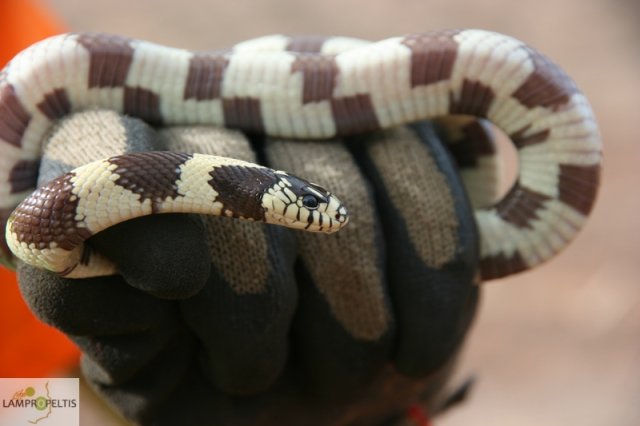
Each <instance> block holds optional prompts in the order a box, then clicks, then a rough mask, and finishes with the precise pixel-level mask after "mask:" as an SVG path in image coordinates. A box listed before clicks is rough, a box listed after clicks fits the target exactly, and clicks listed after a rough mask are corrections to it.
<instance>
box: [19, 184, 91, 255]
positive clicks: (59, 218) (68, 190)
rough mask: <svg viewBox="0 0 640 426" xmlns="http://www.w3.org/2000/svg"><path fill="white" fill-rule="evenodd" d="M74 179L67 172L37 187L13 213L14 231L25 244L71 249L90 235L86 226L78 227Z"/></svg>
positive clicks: (41, 247)
mask: <svg viewBox="0 0 640 426" xmlns="http://www.w3.org/2000/svg"><path fill="white" fill-rule="evenodd" d="M73 178H74V174H73V173H67V174H65V175H63V176H60V177H58V178H56V179H54V180H53V181H52V182H51V183H50V184H49V185H47V186H44V187H42V188H39V189H36V190H35V192H34V193H33V194H32V196H31V197H29V198H28V199H27V200H26V201H27V202H28V205H26V206H25V207H24V208H23V209H21V210H20V211H16V212H14V213H13V215H12V216H11V218H12V219H13V228H12V232H15V233H16V234H18V236H20V240H21V242H22V243H25V244H35V245H36V247H38V248H39V249H40V250H42V249H45V248H50V247H52V245H53V244H55V245H57V246H58V247H61V248H63V249H65V250H72V249H73V248H74V247H76V246H77V245H79V244H81V243H82V242H83V241H84V240H86V239H87V238H89V237H90V236H91V232H89V231H88V230H87V229H86V228H81V227H78V226H77V225H78V221H77V220H76V215H77V213H76V209H77V207H78V197H77V196H75V195H74V194H73V189H74V186H73V182H72V180H73Z"/></svg>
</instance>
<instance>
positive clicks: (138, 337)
mask: <svg viewBox="0 0 640 426" xmlns="http://www.w3.org/2000/svg"><path fill="white" fill-rule="evenodd" d="M18 281H19V283H20V290H21V292H22V295H23V297H24V299H25V300H26V301H27V303H28V305H29V307H30V308H31V310H32V311H33V312H34V313H35V314H36V316H38V317H39V318H40V319H41V320H43V321H44V322H45V323H47V324H50V325H52V326H54V327H56V328H58V329H60V330H62V331H63V332H64V333H66V334H67V335H68V336H69V337H70V338H71V339H72V340H73V341H74V342H75V343H76V344H77V345H78V346H79V347H80V349H81V350H82V352H83V353H84V354H85V357H89V358H90V359H91V360H92V362H93V363H94V364H95V365H96V369H94V371H98V366H99V371H100V375H99V376H97V377H99V379H100V381H101V382H103V383H117V382H120V381H122V380H125V379H127V378H129V377H131V376H132V375H133V374H134V373H135V372H137V371H138V370H139V369H140V368H142V367H143V366H144V365H145V364H146V363H147V362H148V361H149V360H150V359H152V358H154V357H155V356H157V354H158V353H159V352H160V351H161V350H162V348H163V346H164V345H165V344H166V341H167V340H168V337H169V336H170V335H171V330H172V329H174V328H175V327H176V324H177V314H176V309H175V307H174V306H171V304H170V303H168V302H165V301H161V300H158V299H156V298H153V297H151V296H149V295H147V294H145V293H143V292H141V291H138V290H136V289H134V288H132V287H130V286H129V285H128V284H127V283H125V282H124V280H123V279H122V277H120V276H111V277H96V278H87V279H81V280H71V279H65V278H61V277H59V276H57V275H55V274H52V273H50V272H47V271H42V270H39V269H36V268H33V267H30V266H26V265H21V266H20V267H19V269H18Z"/></svg>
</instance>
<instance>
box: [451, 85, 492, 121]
mask: <svg viewBox="0 0 640 426" xmlns="http://www.w3.org/2000/svg"><path fill="white" fill-rule="evenodd" d="M494 98H495V94H494V93H493V89H492V88H491V87H488V86H485V85H484V84H482V83H480V82H479V81H469V80H467V79H466V78H465V79H464V80H463V82H462V90H461V91H460V96H459V98H457V99H456V96H455V95H454V94H453V93H451V92H449V105H450V106H449V112H450V113H451V114H469V115H475V116H476V117H486V116H487V112H488V111H489V107H491V104H492V103H493V99H494Z"/></svg>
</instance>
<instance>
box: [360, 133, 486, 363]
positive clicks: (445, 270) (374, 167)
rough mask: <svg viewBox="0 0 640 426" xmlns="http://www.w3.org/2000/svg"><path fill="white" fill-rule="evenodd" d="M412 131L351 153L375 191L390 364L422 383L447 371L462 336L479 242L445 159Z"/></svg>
mask: <svg viewBox="0 0 640 426" xmlns="http://www.w3.org/2000/svg"><path fill="white" fill-rule="evenodd" d="M416 129H417V130H415V131H414V130H411V129H409V128H400V129H396V130H393V131H388V132H381V133H378V134H376V135H375V136H372V137H371V138H368V139H367V140H366V141H363V143H360V144H358V147H357V148H356V151H357V157H358V158H359V159H360V160H361V163H362V166H363V168H364V171H365V174H366V175H367V176H368V177H369V178H370V179H371V181H372V182H373V183H374V185H375V188H376V198H377V200H378V205H377V206H378V209H379V211H380V215H381V219H382V224H383V228H384V237H385V241H386V243H387V250H388V251H387V253H388V255H387V259H386V261H387V265H388V278H389V288H390V292H391V297H392V301H393V305H394V308H395V309H394V311H395V313H396V322H397V341H396V348H395V353H394V360H395V363H396V366H397V368H398V369H399V370H400V371H401V372H402V373H404V374H407V375H410V376H423V375H426V374H428V373H430V372H432V371H434V370H435V369H437V368H438V367H440V366H442V365H443V364H444V363H445V361H446V360H447V359H448V358H449V357H450V356H451V355H452V353H453V352H454V351H455V349H456V348H457V347H458V346H459V344H460V342H461V341H462V338H463V336H464V333H465V331H466V329H467V328H468V325H469V322H470V319H471V317H472V314H473V312H474V310H475V306H476V300H477V288H476V287H475V286H474V280H475V276H476V273H477V256H478V250H477V245H478V236H477V232H476V228H475V222H474V218H473V212H472V210H471V208H470V205H469V202H468V199H467V196H466V194H465V191H464V188H463V187H462V184H461V182H460V179H459V177H458V176H457V173H456V171H455V169H454V167H453V165H452V162H451V160H450V158H449V156H448V153H447V152H446V151H445V150H444V148H443V147H442V145H441V143H440V141H439V139H438V138H437V136H436V135H435V133H434V132H433V129H432V127H431V126H430V125H428V124H422V125H420V126H418V127H416ZM416 131H417V133H416Z"/></svg>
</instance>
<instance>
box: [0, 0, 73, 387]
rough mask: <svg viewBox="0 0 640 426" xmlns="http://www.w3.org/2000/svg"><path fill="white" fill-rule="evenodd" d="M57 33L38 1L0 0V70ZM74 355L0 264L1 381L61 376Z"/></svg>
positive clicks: (59, 29) (55, 24)
mask: <svg viewBox="0 0 640 426" xmlns="http://www.w3.org/2000/svg"><path fill="white" fill-rule="evenodd" d="M62 31H63V27H62V25H60V23H58V21H57V20H56V19H55V18H54V17H53V16H51V15H50V14H49V13H48V12H47V11H46V10H45V9H44V8H43V7H42V6H41V5H40V4H39V3H38V2H37V1H35V0H31V1H29V0H0V39H2V43H0V67H2V66H4V64H6V63H7V62H8V61H9V60H10V59H11V58H12V57H13V56H14V55H15V54H16V53H18V52H19V51H20V50H22V49H24V48H25V47H27V46H29V45H30V44H33V43H35V42H36V41H38V40H41V39H43V38H46V37H48V36H51V35H54V34H57V33H60V32H62ZM1 231H2V232H4V229H2V230H1ZM79 356H80V353H79V351H78V349H77V348H76V347H75V345H74V344H73V343H71V341H69V339H67V337H66V336H64V335H63V334H62V333H61V332H59V331H58V330H56V329H54V328H52V327H49V326H47V325H45V324H43V323H42V322H40V321H39V320H38V319H36V318H35V317H34V316H33V314H32V313H31V312H30V311H29V308H28V307H27V305H26V304H25V302H24V301H23V300H22V297H21V296H20V292H19V290H18V283H17V281H16V276H15V274H14V273H13V272H11V271H9V270H7V269H4V268H3V267H2V266H0V377H48V376H52V375H59V374H63V372H64V371H65V370H68V369H69V368H71V367H73V366H75V365H77V363H78V359H79Z"/></svg>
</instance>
